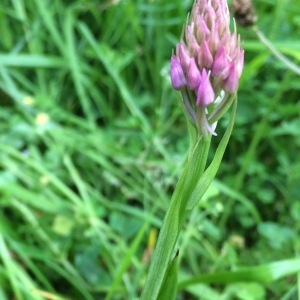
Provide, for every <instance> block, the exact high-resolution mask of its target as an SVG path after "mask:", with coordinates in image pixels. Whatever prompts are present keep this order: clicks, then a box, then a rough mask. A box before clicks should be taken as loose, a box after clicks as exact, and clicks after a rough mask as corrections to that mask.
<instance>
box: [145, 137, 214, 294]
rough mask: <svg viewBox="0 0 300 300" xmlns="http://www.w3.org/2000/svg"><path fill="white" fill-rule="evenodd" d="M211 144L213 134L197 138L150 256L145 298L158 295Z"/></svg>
mask: <svg viewBox="0 0 300 300" xmlns="http://www.w3.org/2000/svg"><path fill="white" fill-rule="evenodd" d="M209 145H210V138H207V139H205V138H203V137H202V138H200V139H198V141H197V143H196V145H195V146H194V148H193V150H192V151H191V154H190V156H189V160H188V162H187V165H186V167H185V169H184V171H183V173H182V176H181V177H180V179H179V181H178V184H177V186H176V189H175V191H174V194H173V196H172V199H171V202H170V205H169V208H168V210H167V212H166V215H165V218H164V221H163V225H162V228H161V230H160V234H159V237H158V241H157V245H156V248H155V251H154V253H153V256H152V259H151V265H150V268H149V272H148V277H147V280H146V284H145V287H144V290H143V292H142V296H141V299H142V300H152V299H153V300H155V299H156V298H157V296H158V293H159V291H160V288H161V285H162V283H163V280H164V278H165V274H166V271H167V268H168V266H169V263H170V261H171V257H172V253H173V251H174V247H175V244H176V242H177V239H178V235H179V233H180V230H181V228H182V226H183V223H184V220H185V216H186V210H185V206H186V202H187V200H188V199H189V196H190V194H191V192H192V191H193V189H194V186H195V185H196V183H197V181H198V178H199V177H200V176H201V174H202V173H203V171H204V169H205V165H206V160H207V155H208V149H209Z"/></svg>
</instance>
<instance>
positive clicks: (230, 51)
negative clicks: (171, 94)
mask: <svg viewBox="0 0 300 300" xmlns="http://www.w3.org/2000/svg"><path fill="white" fill-rule="evenodd" d="M229 26H230V16H229V10H228V6H227V2H226V0H198V1H195V3H194V5H193V9H192V12H191V15H190V17H189V18H188V21H187V24H186V25H185V27H184V30H183V33H182V36H181V39H180V42H179V43H178V44H177V46H176V53H175V54H174V55H172V57H171V70H170V75H171V82H172V86H173V88H174V89H175V90H180V91H181V92H182V94H183V98H184V103H185V107H186V113H187V114H188V115H189V117H190V119H192V121H193V122H194V124H195V126H196V127H197V128H198V131H199V133H200V134H201V135H204V136H206V135H207V134H208V132H210V133H212V134H213V135H216V133H215V131H214V130H213V129H212V126H211V125H210V124H209V111H210V112H211V113H212V114H213V112H212V110H214V109H216V105H217V104H218V106H219V107H220V106H221V105H223V104H224V103H222V102H224V101H227V100H228V98H229V95H230V94H234V93H235V92H236V91H237V88H238V82H239V78H240V76H241V73H242V69H243V65H244V50H242V49H241V45H240V38H239V36H238V35H237V33H236V27H235V24H234V27H233V32H231V31H230V27H229ZM216 99H218V103H216ZM220 100H221V101H220ZM203 119H205V120H203ZM215 121H216V120H215Z"/></svg>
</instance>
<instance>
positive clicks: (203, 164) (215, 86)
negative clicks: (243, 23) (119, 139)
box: [141, 0, 244, 300]
mask: <svg viewBox="0 0 300 300" xmlns="http://www.w3.org/2000/svg"><path fill="white" fill-rule="evenodd" d="M229 25H230V17H229V11H228V6H227V2H226V0H196V1H195V3H194V5H193V8H192V12H191V14H190V17H189V18H188V21H187V24H186V25H185V27H184V29H183V33H182V35H181V38H180V41H179V43H178V44H177V45H176V51H175V54H174V55H172V57H171V72H170V75H171V82H172V86H173V88H174V89H175V90H178V91H180V92H181V95H182V104H183V107H184V111H185V114H186V116H187V118H188V119H189V121H190V123H191V124H192V126H188V129H189V140H190V147H189V152H188V156H187V160H186V164H185V166H184V170H183V172H182V175H181V176H180V178H179V181H178V183H177V185H176V187H175V190H174V193H173V195H172V198H171V200H170V203H169V206H168V208H167V211H166V214H165V217H164V220H163V222H162V226H161V228H160V231H159V236H158V240H157V244H156V247H155V250H154V252H153V255H152V257H151V263H150V267H149V271H148V275H147V279H146V282H145V286H144V289H143V292H142V295H141V300H155V299H168V300H174V299H175V298H176V293H177V274H178V268H179V261H180V260H179V259H178V253H179V252H178V251H176V252H175V255H174V250H175V248H176V244H178V247H179V248H178V249H180V243H177V242H178V237H179V234H180V231H181V229H182V227H183V225H184V222H185V219H186V217H187V216H188V214H189V212H190V211H191V210H192V209H193V208H194V207H195V206H196V205H197V204H198V203H199V201H200V200H201V199H202V197H203V195H204V194H205V192H206V191H207V189H208V188H209V186H210V184H211V183H212V181H213V180H214V178H215V176H216V174H217V171H218V169H219V167H220V164H221V162H222V158H223V155H224V153H225V150H226V147H227V145H228V142H229V139H230V135H231V133H232V130H233V126H234V120H235V113H236V108H237V96H236V94H237V93H236V92H237V89H238V84H239V79H240V76H241V74H242V70H243V65H244V50H242V49H241V45H240V38H239V36H238V35H237V33H236V27H235V24H233V32H231V31H230V27H229ZM229 108H230V111H231V112H230V116H229V120H228V122H227V126H226V129H225V131H224V133H223V135H221V138H220V139H219V141H218V146H217V148H216V150H215V153H214V155H213V156H211V155H209V152H210V151H209V150H210V145H211V143H210V142H211V137H212V136H213V135H216V126H217V121H218V120H219V119H220V118H221V117H222V116H223V115H224V113H225V112H226V111H228V110H229ZM190 123H189V125H190ZM216 142H217V141H216ZM200 209H201V208H200ZM183 253H184V251H183ZM181 255H182V254H181Z"/></svg>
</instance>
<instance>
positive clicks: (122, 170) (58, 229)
mask: <svg viewBox="0 0 300 300" xmlns="http://www.w3.org/2000/svg"><path fill="white" fill-rule="evenodd" d="M258 2H259V3H258ZM191 4H192V1H191V0H185V1H181V0H175V1H167V0H160V1H145V0H143V1H142V0H137V1H127V0H121V1H119V2H117V1H116V4H115V5H112V1H93V0H91V1H84V0H77V1H62V0H55V1H48V0H34V1H25V0H12V1H9V0H3V1H2V2H1V4H0V32H1V39H0V105H1V108H0V299H1V300H2V299H3V300H8V299H17V300H23V299H24V300H25V299H30V300H31V299H33V300H35V299H50V296H49V295H52V296H54V295H57V298H56V299H74V300H77V299H78V300H79V299H112V300H118V299H135V298H138V297H139V295H140V292H141V289H142V287H143V284H144V282H145V278H146V274H147V268H148V260H147V259H145V257H147V256H145V253H146V252H147V251H149V250H150V248H151V246H149V242H148V239H149V235H150V231H151V230H153V229H156V230H157V231H158V230H159V227H160V225H161V223H162V218H163V216H164V212H165V210H166V207H167V205H168V202H169V199H170V197H171V194H172V191H173V189H174V186H175V184H176V182H177V179H178V177H179V175H180V174H181V171H182V169H183V164H184V161H185V158H186V154H187V150H188V135H187V126H186V122H185V119H184V116H183V114H182V112H181V110H180V106H179V105H178V99H179V97H178V94H176V93H175V92H174V91H173V90H172V89H171V85H170V80H169V71H168V70H169V59H170V55H171V53H172V49H174V47H175V44H176V43H177V41H178V39H179V37H180V33H181V30H182V25H183V23H184V22H185V20H186V15H187V13H188V11H189V10H190V8H191ZM256 4H257V13H258V15H259V20H258V26H259V28H260V29H261V30H262V31H263V32H264V34H265V35H266V36H267V37H268V38H269V39H270V40H271V42H272V43H273V44H274V46H275V47H276V48H277V49H278V50H279V51H281V52H282V53H283V54H285V55H287V56H288V57H289V58H290V59H291V60H292V61H293V62H294V63H296V64H298V65H300V41H299V30H300V19H299V14H300V4H299V3H298V2H297V1H291V0H290V1H288V0H285V1H279V0H278V1H271V0H262V1H256ZM238 30H239V32H240V34H241V38H242V40H243V45H244V48H245V51H246V62H245V69H244V73H243V76H242V79H241V82H240V90H239V104H238V111H237V117H236V122H235V127H234V130H233V135H232V137H231V139H230V141H229V145H228V149H227V151H226V153H225V157H224V159H223V161H222V163H221V168H220V170H219V172H218V175H217V180H215V181H214V182H213V184H212V186H211V187H210V189H209V191H208V192H207V194H206V195H205V197H204V199H203V201H202V202H201V203H200V204H199V205H197V207H196V208H195V209H194V210H193V211H192V212H191V214H190V216H189V217H188V220H187V222H186V223H185V226H184V230H183V232H182V234H181V236H180V239H179V243H178V248H179V264H180V272H179V283H180V285H179V287H180V288H179V291H178V295H177V299H222V300H223V299H247V300H248V299H249V300H252V299H253V300H256V299H281V300H292V299H293V300H294V299H299V294H300V293H299V285H300V283H299V282H300V280H299V278H300V277H299V273H298V274H297V272H298V271H299V269H300V267H299V259H298V260H297V257H299V251H300V242H299V238H298V237H299V234H300V232H299V231H300V204H299V203H300V201H299V200H300V196H299V195H300V186H299V182H300V171H299V170H300V155H299V153H300V152H299V148H300V138H299V137H300V134H299V132H300V121H299V116H300V113H299V112H300V106H299V92H300V85H299V76H297V75H296V74H293V73H292V72H291V71H290V70H288V69H287V68H286V67H285V66H284V65H283V64H282V63H281V62H280V61H278V60H276V59H275V58H274V57H273V56H272V55H271V53H270V52H269V51H268V50H267V49H266V48H265V47H264V45H262V44H261V43H260V42H259V41H258V39H257V38H256V36H255V34H254V33H253V31H252V30H251V29H243V28H238ZM26 97H27V98H26ZM28 97H31V98H32V99H33V102H31V100H30V99H31V98H28ZM28 99H29V100H28ZM41 114H47V116H48V120H47V118H45V115H41ZM225 119H228V116H226V117H225ZM43 120H44V121H45V122H43ZM219 128H220V129H219V130H221V131H222V130H223V128H224V126H223V124H222V122H221V123H220V124H219ZM217 139H218V137H217V138H216V140H217ZM215 145H217V143H215ZM210 155H213V153H211V154H210ZM143 256H144V259H143ZM293 259H295V260H293ZM290 260H292V261H290ZM278 261H280V262H278ZM274 262H277V263H275V265H274ZM274 266H275V267H274ZM278 266H279V267H278ZM239 267H243V269H242V270H245V268H246V271H247V270H248V271H247V272H248V273H247V272H246V273H247V274H248V275H247V276H248V277H247V276H246V277H241V278H242V279H243V278H244V280H243V281H239V276H240V274H241V273H239V272H243V271H239V270H240V269H239ZM247 267H248V269H247ZM261 268H263V269H261ZM264 268H265V269H264ZM262 270H263V271H264V272H266V273H261V272H262ZM266 270H267V271H266ZM229 271H232V272H229ZM233 271H234V272H233ZM271 271H272V272H273V273H272V275H270V273H269V272H271ZM226 272H229V273H226ZM220 274H221V275H220ZM222 274H223V275H222ZM224 274H225V275H226V274H230V275H229V276H228V277H227V276H225V277H222V276H224ZM243 274H244V273H243ZM249 274H250V275H249ZM261 274H263V275H261ZM264 274H265V275H264ZM214 276H215V277H214ZM297 276H298V278H297ZM207 278H208V279H207ZM214 278H215V280H214ZM224 278H225V279H224ZM226 278H227V279H226ZM205 280H206V281H205ZM245 280H246V281H245ZM46 293H49V294H48V296H47V294H46ZM59 296H60V297H59Z"/></svg>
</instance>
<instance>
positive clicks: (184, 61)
mask: <svg viewBox="0 0 300 300" xmlns="http://www.w3.org/2000/svg"><path fill="white" fill-rule="evenodd" d="M176 55H177V57H179V60H180V64H181V66H182V69H183V71H184V72H187V70H188V67H189V65H190V62H191V57H190V55H189V53H188V49H187V47H186V45H185V44H184V42H183V41H180V43H179V44H177V46H176Z"/></svg>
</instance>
